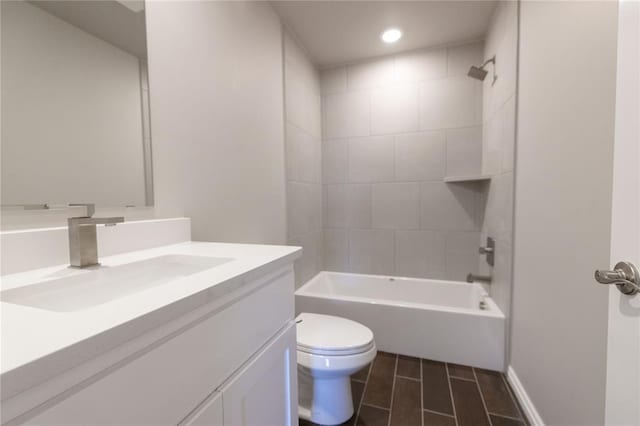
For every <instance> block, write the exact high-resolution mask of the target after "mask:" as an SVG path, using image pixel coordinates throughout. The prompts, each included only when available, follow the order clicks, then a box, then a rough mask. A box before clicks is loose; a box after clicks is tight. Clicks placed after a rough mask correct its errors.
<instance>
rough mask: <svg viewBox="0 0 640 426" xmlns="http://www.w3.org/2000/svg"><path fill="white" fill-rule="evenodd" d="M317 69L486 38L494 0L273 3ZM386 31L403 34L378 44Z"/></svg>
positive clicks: (494, 4) (494, 3)
mask: <svg viewBox="0 0 640 426" xmlns="http://www.w3.org/2000/svg"><path fill="white" fill-rule="evenodd" d="M271 3H272V4H273V6H274V8H275V10H276V12H277V13H278V14H279V15H280V17H281V18H282V20H283V21H284V22H285V24H286V25H287V26H288V27H289V28H291V30H293V32H294V33H295V34H296V36H297V37H298V39H299V40H300V42H301V43H302V44H303V45H304V47H305V48H306V49H307V51H308V53H309V55H310V56H311V59H312V60H313V61H314V62H315V64H316V65H317V66H319V67H321V68H328V67H330V66H332V65H337V64H341V63H345V62H352V61H357V60H361V59H364V58H369V57H374V56H381V55H386V54H389V53H395V52H400V51H405V50H411V49H416V48H419V47H428V46H437V45H443V44H449V43H458V42H461V41H467V40H477V39H481V38H483V37H484V35H485V33H486V31H487V29H488V27H489V20H490V19H491V15H492V13H493V10H494V9H495V6H496V4H497V2H496V1H457V0H448V1H272V2H271ZM388 27H398V28H400V29H401V30H402V32H403V33H404V35H403V37H402V39H400V41H398V42H397V43H395V44H392V45H387V44H384V43H383V42H382V41H381V40H380V33H381V32H382V31H383V30H384V29H386V28H388Z"/></svg>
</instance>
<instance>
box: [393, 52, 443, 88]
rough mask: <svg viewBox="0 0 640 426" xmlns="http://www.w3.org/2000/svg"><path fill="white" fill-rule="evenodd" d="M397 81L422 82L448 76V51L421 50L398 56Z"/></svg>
mask: <svg viewBox="0 0 640 426" xmlns="http://www.w3.org/2000/svg"><path fill="white" fill-rule="evenodd" d="M395 64H396V80H397V81H399V82H420V81H424V80H433V79H439V78H444V77H446V75H447V53H446V49H420V50H414V51H411V52H406V53H401V54H399V55H397V56H396V61H395Z"/></svg>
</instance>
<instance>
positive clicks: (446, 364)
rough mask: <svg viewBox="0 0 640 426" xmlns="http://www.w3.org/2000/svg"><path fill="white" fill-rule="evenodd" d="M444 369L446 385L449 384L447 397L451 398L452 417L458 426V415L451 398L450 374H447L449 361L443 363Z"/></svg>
mask: <svg viewBox="0 0 640 426" xmlns="http://www.w3.org/2000/svg"><path fill="white" fill-rule="evenodd" d="M444 371H445V372H446V373H447V385H448V386H449V398H450V399H451V407H453V419H454V420H455V421H456V426H458V415H457V413H456V402H455V400H454V399H453V387H452V386H451V376H449V363H446V362H445V363H444Z"/></svg>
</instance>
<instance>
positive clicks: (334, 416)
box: [296, 313, 376, 425]
mask: <svg viewBox="0 0 640 426" xmlns="http://www.w3.org/2000/svg"><path fill="white" fill-rule="evenodd" d="M296 332H297V343H298V350H297V358H298V401H299V403H298V415H299V417H300V418H301V419H305V420H309V421H311V422H313V423H317V424H321V425H337V424H340V423H343V422H344V421H346V420H348V419H349V418H350V417H351V416H352V415H353V401H352V399H351V379H350V375H351V374H353V373H355V372H357V371H359V370H361V369H362V368H364V367H365V366H367V365H368V364H369V363H370V362H371V361H373V359H374V358H375V356H376V345H375V342H374V340H373V333H372V332H371V330H369V329H368V328H367V327H365V326H364V325H362V324H360V323H357V322H355V321H351V320H348V319H346V318H339V317H334V316H329V315H320V314H310V313H302V314H300V315H298V317H297V318H296Z"/></svg>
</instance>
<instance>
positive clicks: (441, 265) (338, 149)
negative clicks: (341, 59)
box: [322, 43, 483, 280]
mask: <svg viewBox="0 0 640 426" xmlns="http://www.w3.org/2000/svg"><path fill="white" fill-rule="evenodd" d="M482 55H483V47H482V43H472V44H467V45H460V46H452V47H449V48H432V49H422V50H416V51H411V52H407V53H403V54H398V55H393V56H387V57H383V58H380V59H377V60H373V61H368V62H362V63H356V64H351V65H348V66H342V67H338V68H334V69H330V70H326V71H323V73H322V96H323V142H322V155H323V176H322V179H323V184H324V191H325V194H324V196H325V202H324V209H325V212H324V227H325V230H324V237H325V238H324V247H325V253H324V254H325V268H326V269H328V270H333V271H348V272H357V273H371V274H395V275H404V276H416V277H429V278H448V279H454V280H463V279H464V278H465V276H466V274H467V273H468V272H476V271H477V269H478V254H477V250H478V243H479V240H480V227H481V224H482V212H483V199H482V191H481V185H482V184H477V183H474V184H447V183H444V182H443V178H444V177H445V176H448V175H467V174H479V172H480V167H481V151H482V149H481V148H482V141H481V138H482V128H481V124H482V84H481V83H480V82H478V81H476V80H472V79H470V78H468V77H467V76H466V73H467V70H468V69H469V66H470V65H472V64H476V63H479V62H480V61H481V60H482Z"/></svg>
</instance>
